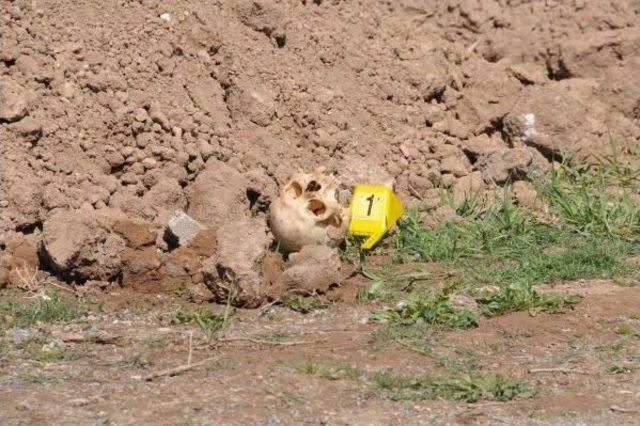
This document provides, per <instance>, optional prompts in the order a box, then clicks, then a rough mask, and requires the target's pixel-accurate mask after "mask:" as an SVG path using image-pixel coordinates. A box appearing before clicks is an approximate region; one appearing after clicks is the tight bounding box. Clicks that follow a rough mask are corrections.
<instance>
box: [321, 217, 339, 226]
mask: <svg viewBox="0 0 640 426" xmlns="http://www.w3.org/2000/svg"><path fill="white" fill-rule="evenodd" d="M319 223H320V225H322V226H333V227H334V228H340V225H342V219H341V218H340V216H338V215H335V214H334V215H331V216H329V217H328V218H326V219H325V220H323V221H321V222H319Z"/></svg>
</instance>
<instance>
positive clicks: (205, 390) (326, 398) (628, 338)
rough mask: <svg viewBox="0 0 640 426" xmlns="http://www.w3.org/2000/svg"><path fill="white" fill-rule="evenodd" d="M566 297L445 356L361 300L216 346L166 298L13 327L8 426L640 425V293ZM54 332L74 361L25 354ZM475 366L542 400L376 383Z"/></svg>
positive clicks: (243, 319)
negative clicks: (435, 393)
mask: <svg viewBox="0 0 640 426" xmlns="http://www.w3.org/2000/svg"><path fill="white" fill-rule="evenodd" d="M557 289H560V290H565V289H567V290H570V291H572V292H578V293H580V294H583V295H585V299H584V300H583V302H582V303H581V304H579V305H578V306H577V307H576V308H575V310H573V311H570V312H568V313H566V314H564V315H551V314H538V315H536V316H531V315H529V314H528V313H526V312H519V313H514V314H509V315H505V316H502V317H498V318H495V319H488V320H484V321H483V322H482V323H481V325H480V327H479V328H477V329H473V330H470V331H451V332H442V333H433V334H432V335H430V336H427V337H426V343H427V345H428V346H430V347H431V348H432V350H433V353H431V354H429V355H427V356H424V355H421V354H419V353H416V352H415V351H412V350H410V349H408V348H405V347H403V346H400V345H395V344H390V343H389V342H387V341H385V340H384V339H382V338H378V337H376V334H375V333H374V331H375V330H376V329H380V327H383V326H380V325H377V326H372V325H368V324H363V323H362V322H363V321H362V319H363V318H366V316H367V313H368V312H369V310H370V308H371V306H364V305H359V304H355V303H354V304H348V303H340V304H336V305H333V306H330V307H329V308H327V309H324V310H319V311H314V312H313V313H311V314H308V315H302V314H298V313H295V312H292V311H290V310H289V309H286V308H281V307H274V308H273V309H271V310H270V311H268V312H266V311H264V310H263V311H256V310H251V311H249V310H247V311H242V312H240V313H239V314H237V315H236V316H235V317H234V318H233V321H232V323H231V327H230V329H229V331H228V332H227V333H226V337H225V338H224V339H223V341H211V340H209V339H208V338H206V336H204V335H203V334H202V333H201V332H200V331H199V329H198V327H197V326H195V325H191V326H167V325H166V324H167V320H166V319H167V318H168V317H169V316H170V311H171V308H170V307H169V301H168V300H166V299H163V298H160V297H159V298H158V299H157V300H155V303H153V301H152V303H149V302H145V301H141V302H140V303H136V306H135V307H130V308H128V309H123V308H117V309H115V308H111V309H109V312H108V313H104V314H97V315H95V316H94V315H92V316H91V317H90V318H89V319H86V320H83V321H79V322H75V323H72V324H70V325H67V326H42V327H38V328H31V329H26V330H24V331H21V330H17V331H12V332H9V333H7V335H6V336H5V338H4V339H3V341H4V342H5V343H7V344H8V345H9V348H8V350H7V352H6V353H5V354H4V355H3V359H2V361H1V364H0V365H1V370H0V371H1V377H0V383H2V386H0V389H1V390H0V400H2V404H3V406H4V407H6V409H5V410H4V422H6V423H5V424H25V423H26V424H33V423H47V424H52V423H56V424H69V423H76V424H78V423H85V424H86V423H93V424H95V423H104V424H107V423H113V424H141V423H143V424H220V423H224V424H241V423H244V424H246V423H252V424H276V423H288V424H292V423H298V424H299V423H309V424H406V423H409V424H417V423H422V424H425V423H428V424H496V423H507V424H514V423H519V424H603V423H609V424H612V423H615V424H635V423H636V421H637V415H638V414H637V408H638V406H639V404H640V400H639V398H640V386H639V383H640V382H639V380H640V375H639V373H638V366H639V365H640V358H639V355H640V353H639V352H638V350H639V349H640V344H639V343H640V341H639V340H638V338H637V337H634V336H633V335H621V334H620V333H619V331H620V326H621V325H622V326H628V327H629V328H631V329H634V328H636V327H637V326H638V325H639V324H640V317H639V315H640V311H639V310H638V306H640V294H639V293H638V292H637V290H636V289H635V288H629V287H620V286H617V285H615V284H613V283H611V282H603V281H598V282H584V283H574V284H570V285H560V286H557ZM128 296H129V295H124V294H122V295H114V296H113V297H114V298H115V299H114V300H117V299H119V300H120V301H122V300H125V299H126V298H127V297H128ZM153 299H155V298H153ZM153 304H158V305H159V306H156V307H152V305H153ZM112 309H113V310H112ZM136 310H137V311H138V312H140V311H142V310H147V312H144V313H135V312H136ZM616 331H618V332H616ZM42 335H50V336H51V339H52V340H53V341H57V342H58V343H59V345H62V346H63V347H64V348H65V349H66V350H68V351H69V352H68V353H69V354H71V355H68V356H67V357H68V358H69V359H67V360H62V361H59V362H53V363H42V362H36V361H33V360H31V361H30V360H29V359H28V358H29V352H28V350H27V349H22V350H21V349H18V347H20V344H19V343H20V342H24V341H25V339H29V338H32V339H33V338H34V337H35V336H42ZM96 335H99V336H102V337H101V338H102V341H100V342H96V341H95V340H96V337H95V336H96ZM191 335H192V336H193V338H192V341H191V345H190V336H191ZM92 336H93V337H92ZM245 338H246V339H247V340H244V339H245ZM82 339H85V340H86V341H80V342H78V340H82ZM91 339H93V340H94V341H93V342H92V341H91ZM40 346H42V344H40ZM23 347H24V345H23ZM27 347H29V346H27ZM190 347H191V350H192V355H191V363H192V364H193V365H195V367H193V368H192V369H189V370H186V371H183V372H181V373H178V374H176V375H175V376H161V377H157V378H153V379H151V380H145V379H146V378H148V376H149V375H153V374H155V373H158V372H163V371H164V370H166V369H171V368H174V367H179V366H181V365H185V364H187V363H188V358H189V352H190ZM31 348H32V350H33V348H34V347H33V346H31ZM35 348H36V349H37V348H39V347H38V345H36V346H35ZM203 360H208V361H205V362H203V363H201V364H199V363H200V362H201V361H203ZM310 364H318V365H323V366H327V367H329V368H331V367H332V366H333V367H336V366H339V365H345V364H348V365H350V366H352V367H354V368H357V369H359V370H361V371H360V372H359V373H358V374H360V376H359V377H356V378H354V377H352V376H349V375H341V374H335V375H329V376H327V375H326V374H325V375H322V374H315V375H314V374H308V373H309V371H306V370H304V368H301V366H304V365H310ZM472 364H474V365H476V366H477V371H478V372H481V373H483V374H485V373H486V374H489V373H491V374H502V375H505V376H510V377H515V378H519V379H521V380H522V381H524V382H525V383H527V384H528V385H530V386H532V387H534V388H535V389H536V396H534V397H533V398H528V399H519V400H514V401H510V402H478V403H471V404H469V403H456V402H450V401H399V402H394V401H391V400H389V399H387V398H385V396H384V395H383V394H382V393H381V392H380V391H379V389H377V388H376V387H375V385H374V384H373V383H372V381H371V377H372V375H373V374H375V373H376V372H379V371H382V370H388V369H390V370H393V371H394V372H395V373H407V374H411V375H420V374H425V373H428V374H433V373H434V372H443V371H446V370H447V369H449V370H451V369H455V368H458V369H463V370H464V369H465V368H467V367H469V366H470V365H472ZM613 365H615V366H617V367H618V369H617V370H616V369H615V367H612V366H613ZM545 369H549V370H548V371H547V370H545ZM305 371H306V372H305Z"/></svg>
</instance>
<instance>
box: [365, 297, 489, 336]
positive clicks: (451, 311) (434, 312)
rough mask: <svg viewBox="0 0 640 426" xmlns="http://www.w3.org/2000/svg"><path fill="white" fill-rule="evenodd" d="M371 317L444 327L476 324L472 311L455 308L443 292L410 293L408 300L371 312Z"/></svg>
mask: <svg viewBox="0 0 640 426" xmlns="http://www.w3.org/2000/svg"><path fill="white" fill-rule="evenodd" d="M371 319H372V320H374V321H387V322H394V323H404V324H414V323H417V322H424V323H426V324H430V325H435V326H441V327H445V328H473V327H476V326H477V325H478V320H477V317H476V315H475V314H474V313H473V312H471V311H470V310H468V309H459V308H455V307H454V306H453V305H452V304H451V301H450V300H449V297H448V296H446V295H443V294H440V295H437V296H436V297H429V296H424V295H422V294H416V295H412V297H411V298H410V299H409V300H407V301H403V302H400V303H399V304H398V305H397V306H396V307H395V308H393V309H387V310H383V311H378V312H373V313H372V314H371Z"/></svg>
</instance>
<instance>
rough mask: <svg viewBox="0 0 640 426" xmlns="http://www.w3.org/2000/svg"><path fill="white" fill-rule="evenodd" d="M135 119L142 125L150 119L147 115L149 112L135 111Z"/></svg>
mask: <svg viewBox="0 0 640 426" xmlns="http://www.w3.org/2000/svg"><path fill="white" fill-rule="evenodd" d="M133 118H135V119H136V121H139V122H141V123H142V122H144V121H147V120H148V119H149V114H148V113H147V110H146V109H144V108H136V109H134V110H133Z"/></svg>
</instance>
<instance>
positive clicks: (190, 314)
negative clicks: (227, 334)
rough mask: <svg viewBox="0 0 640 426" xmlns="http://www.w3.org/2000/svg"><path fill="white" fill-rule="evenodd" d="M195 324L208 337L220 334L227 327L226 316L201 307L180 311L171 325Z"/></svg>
mask: <svg viewBox="0 0 640 426" xmlns="http://www.w3.org/2000/svg"><path fill="white" fill-rule="evenodd" d="M191 322H195V323H196V324H198V326H199V327H200V330H201V331H202V332H203V333H204V334H205V335H206V336H208V337H214V336H216V335H217V334H219V333H220V332H221V331H222V330H223V329H224V326H225V315H216V314H214V313H213V312H211V311H210V310H208V309H207V308H205V307H203V306H201V307H199V308H197V309H195V310H192V311H187V310H182V309H180V310H178V311H177V312H176V313H175V314H174V316H173V318H172V319H171V323H172V324H174V325H181V324H188V323H191Z"/></svg>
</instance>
